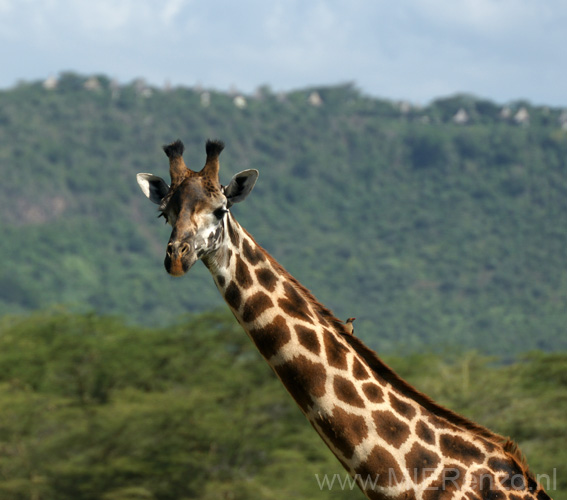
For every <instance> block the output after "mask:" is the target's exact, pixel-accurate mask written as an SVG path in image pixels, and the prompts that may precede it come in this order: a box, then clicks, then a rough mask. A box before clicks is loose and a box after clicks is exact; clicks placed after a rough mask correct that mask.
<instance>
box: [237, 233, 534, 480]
mask: <svg viewBox="0 0 567 500" xmlns="http://www.w3.org/2000/svg"><path fill="white" fill-rule="evenodd" d="M240 227H241V228H242V226H240ZM242 230H243V231H244V232H245V233H246V235H247V236H248V237H249V238H250V239H251V240H252V241H253V242H254V243H255V244H256V245H257V247H258V248H259V249H261V250H262V251H263V252H264V254H265V255H266V257H267V258H268V259H269V261H270V263H271V265H272V266H274V268H275V269H277V271H278V272H279V273H280V274H281V275H285V276H286V278H287V279H288V280H289V282H290V283H291V284H292V285H293V286H294V287H295V288H296V290H297V291H298V292H300V293H301V294H302V295H303V297H304V298H305V299H306V300H307V301H308V302H309V303H310V304H311V306H312V307H313V308H314V310H315V311H316V312H317V313H319V314H320V315H321V316H322V317H324V319H325V321H326V322H327V323H329V324H330V325H331V326H332V327H333V328H334V330H335V333H337V334H339V335H340V336H341V337H342V338H343V340H345V341H346V342H347V344H348V345H349V346H350V347H352V348H353V349H354V351H355V352H356V353H357V354H358V355H359V356H360V357H361V358H362V359H363V360H364V361H365V362H366V365H367V366H368V367H369V368H370V369H371V370H372V372H374V373H375V374H376V375H378V376H379V377H380V378H382V379H383V380H385V381H386V382H388V383H389V384H391V385H392V387H394V388H396V389H398V390H399V391H400V392H402V393H403V394H405V395H408V397H410V398H411V399H413V400H414V401H415V402H416V403H418V404H419V405H421V406H422V407H423V408H425V409H426V410H427V411H429V412H431V414H433V415H435V416H436V417H439V418H442V419H444V420H446V421H447V422H449V423H451V424H453V425H455V426H457V427H459V428H461V429H465V430H467V431H469V432H472V433H474V434H476V435H477V436H479V437H481V438H483V439H486V440H487V441H490V442H491V443H493V444H495V445H496V446H499V447H500V448H501V449H502V451H503V452H504V454H505V455H506V456H508V457H510V458H511V459H512V460H514V461H515V462H516V463H517V464H518V465H520V466H521V468H522V469H523V471H524V472H525V473H526V475H527V476H528V478H530V479H532V480H535V479H534V475H533V474H532V472H531V471H530V470H529V467H528V464H527V461H526V459H525V457H524V455H523V453H522V452H521V450H520V448H519V447H518V445H517V444H516V443H515V442H514V441H513V440H511V439H510V438H508V437H504V436H501V435H500V434H497V433H495V432H492V431H491V430H489V429H487V428H486V427H484V426H482V425H480V424H477V423H475V422H473V421H472V420H469V419H468V418H466V417H463V416H462V415H459V414H458V413H455V412H454V411H452V410H449V409H448V408H445V407H444V406H442V405H440V404H438V403H436V402H435V401H434V400H433V399H431V398H430V397H429V396H427V395H425V394H424V393H423V392H421V391H419V390H417V389H416V388H415V387H413V386H412V385H411V384H409V383H408V382H406V381H405V380H404V379H403V378H401V377H400V376H399V375H398V374H397V373H396V372H395V371H394V370H393V369H392V368H390V367H389V366H388V365H387V364H386V363H385V362H384V361H382V360H381V359H380V358H379V357H378V355H377V354H376V353H375V352H374V351H373V350H372V349H370V348H369V347H368V346H367V345H366V344H364V342H362V340H360V339H359V338H358V337H355V336H353V335H349V334H348V332H347V331H346V330H345V327H344V323H343V322H342V321H341V320H340V319H338V318H337V317H335V315H334V313H333V312H332V311H331V310H330V309H328V308H327V307H325V306H324V305H322V304H321V303H320V302H319V301H318V300H317V299H316V298H315V296H314V295H313V294H312V293H311V291H310V290H309V289H308V288H306V287H305V286H304V285H302V284H301V283H300V282H299V281H297V279H295V278H294V277H293V276H292V275H291V274H290V273H289V272H288V271H287V270H286V269H285V268H284V267H283V266H282V265H281V264H280V263H279V262H278V261H277V260H275V259H274V258H273V257H272V256H271V255H270V254H269V253H268V252H267V251H266V250H265V249H264V248H262V247H261V246H260V245H258V243H257V242H256V240H254V238H253V237H252V236H251V235H250V233H248V231H246V229H244V228H242Z"/></svg>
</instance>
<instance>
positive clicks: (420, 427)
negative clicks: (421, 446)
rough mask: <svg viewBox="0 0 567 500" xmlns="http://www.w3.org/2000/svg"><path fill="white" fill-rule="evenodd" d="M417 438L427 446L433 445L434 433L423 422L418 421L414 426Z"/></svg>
mask: <svg viewBox="0 0 567 500" xmlns="http://www.w3.org/2000/svg"><path fill="white" fill-rule="evenodd" d="M415 432H416V434H417V437H419V438H420V439H421V440H422V441H425V442H426V443H428V444H435V433H434V432H433V431H432V430H431V429H430V428H429V427H428V426H427V424H426V423H425V422H423V421H422V420H420V421H419V422H418V423H417V425H416V426H415Z"/></svg>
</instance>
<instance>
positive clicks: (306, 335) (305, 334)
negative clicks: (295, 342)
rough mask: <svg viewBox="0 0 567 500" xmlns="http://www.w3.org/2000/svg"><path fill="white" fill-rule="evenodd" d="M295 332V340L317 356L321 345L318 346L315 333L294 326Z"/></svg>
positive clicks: (303, 327) (301, 326) (305, 328)
mask: <svg viewBox="0 0 567 500" xmlns="http://www.w3.org/2000/svg"><path fill="white" fill-rule="evenodd" d="M295 331H296V332H297V338H298V339H299V343H300V344H301V345H302V346H303V347H305V348H306V349H308V350H309V351H311V352H312V353H314V354H319V353H320V352H321V344H319V339H318V338H317V333H316V332H315V330H312V329H311V328H307V327H306V326H303V325H296V326H295Z"/></svg>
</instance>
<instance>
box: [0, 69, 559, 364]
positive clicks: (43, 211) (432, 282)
mask: <svg viewBox="0 0 567 500" xmlns="http://www.w3.org/2000/svg"><path fill="white" fill-rule="evenodd" d="M90 81H91V83H92V81H93V80H92V79H91V80H90ZM86 82H87V78H86V77H82V76H79V75H75V74H65V75H62V76H61V78H60V79H59V82H58V85H57V87H56V88H55V89H52V90H48V89H45V88H44V87H43V86H42V85H41V83H39V82H38V83H29V84H21V85H19V86H18V87H16V88H14V89H11V90H6V91H2V92H0V171H1V174H2V183H1V184H0V211H1V213H2V218H1V221H0V225H1V227H0V230H1V231H2V235H3V236H2V238H1V239H0V258H1V260H2V267H1V268H0V314H5V313H24V312H29V311H34V310H38V309H45V308H49V307H52V306H54V305H56V304H65V305H66V306H67V307H69V308H71V309H73V310H77V311H95V312H97V313H105V314H117V315H124V316H126V317H127V318H128V320H129V321H131V322H135V323H137V324H142V325H165V324H172V323H174V322H175V321H176V320H177V319H178V318H179V316H180V315H181V314H183V313H186V312H197V311H203V310H209V309H211V308H214V307H218V306H222V302H221V299H220V297H219V296H218V293H217V291H216V290H215V288H214V286H213V284H212V281H211V279H210V277H209V276H208V274H207V272H206V270H205V269H204V266H196V267H195V269H194V270H192V271H191V273H190V275H189V276H188V277H185V278H184V279H181V280H175V279H172V278H170V277H169V276H167V275H166V273H165V271H164V269H163V265H162V261H163V257H164V252H165V245H166V242H167V239H168V237H169V231H168V227H166V226H164V225H163V222H162V220H161V219H160V220H159V221H158V220H156V212H155V208H154V207H153V206H151V204H150V203H148V202H147V200H146V199H145V198H144V197H143V195H142V194H141V192H140V191H139V189H138V186H137V185H136V182H135V174H136V173H137V172H153V173H156V174H158V175H163V176H166V175H167V161H166V160H167V159H166V158H165V156H164V155H163V152H162V151H161V149H160V146H161V145H162V144H164V143H166V142H170V141H172V140H174V139H176V138H181V139H182V140H183V141H184V142H185V144H186V146H187V151H186V154H185V157H186V161H187V162H188V163H189V164H190V165H192V166H193V167H194V168H200V167H201V166H202V164H203V162H204V141H205V140H206V138H208V137H217V138H221V139H223V140H224V141H225V143H226V149H225V152H223V155H222V158H221V179H222V180H224V181H225V182H226V181H228V179H229V178H230V177H231V176H232V175H233V174H234V173H235V172H237V171H239V170H242V169H245V168H257V169H258V170H260V179H259V182H258V184H257V187H256V188H255V190H254V192H253V193H252V196H250V198H249V199H248V200H247V201H246V203H244V204H242V206H238V207H235V210H234V212H235V215H236V217H237V218H238V220H239V222H240V223H241V224H242V225H243V226H244V227H246V228H247V229H248V231H250V232H251V233H252V234H253V235H254V237H255V238H256V239H257V241H258V242H259V243H260V244H261V245H263V246H264V247H265V248H267V249H268V251H270V252H271V253H272V254H273V255H274V256H275V257H276V259H278V260H279V261H280V262H281V263H282V264H283V265H284V266H285V267H286V268H287V269H288V270H289V271H290V272H291V273H292V274H293V275H295V276H296V277H297V278H298V279H299V280H300V281H301V282H302V283H304V284H305V285H306V286H308V287H309V288H310V289H311V290H312V291H313V292H314V294H315V295H316V296H317V297H318V298H319V299H320V300H321V301H322V302H323V303H325V304H326V305H327V306H329V307H331V308H332V309H333V310H334V311H335V313H336V314H337V315H338V316H339V317H342V318H346V317H348V316H356V317H357V318H358V319H357V324H356V326H357V334H358V335H360V336H361V337H362V338H364V339H365V340H366V341H367V342H368V343H369V344H370V345H371V346H372V347H374V348H377V349H379V350H380V351H381V352H402V351H403V352H415V351H417V350H423V349H433V350H436V351H447V350H449V351H451V350H452V349H454V348H455V347H456V346H457V347H459V348H461V347H464V348H466V349H471V348H473V349H477V350H479V351H481V352H487V353H492V354H497V355H499V356H504V357H507V358H509V357H512V356H514V355H515V354H516V353H518V352H524V351H526V350H530V349H534V348H538V349H543V350H547V351H553V350H565V349H567V335H565V325H566V324H567V308H566V307H565V304H566V300H567V272H566V271H565V263H566V258H565V257H566V255H567V253H566V250H565V249H566V248H567V224H566V222H567V165H566V162H567V132H566V130H565V127H564V126H563V128H562V123H564V121H567V118H565V116H564V114H563V115H562V111H561V110H559V109H548V108H544V107H535V106H531V105H530V104H529V103H522V102H518V103H512V104H509V107H508V108H506V109H504V110H503V106H501V105H497V104H495V103H492V102H487V101H484V100H480V99H475V98H473V97H470V96H456V97H452V98H447V99H440V100H437V101H435V102H433V103H431V104H430V105H429V106H427V107H424V108H416V107H411V106H407V105H400V104H398V103H394V102H390V101H385V100H380V99H375V98H370V97H368V96H365V95H362V94H361V93H359V92H358V91H357V90H356V89H355V88H354V87H353V86H351V85H343V86H335V87H328V88H318V89H305V90H298V91H295V92H290V93H287V94H285V95H279V94H275V93H273V92H271V91H270V89H268V88H263V89H260V90H259V92H258V94H257V95H255V96H245V98H246V101H245V105H244V107H242V101H241V102H238V103H237V104H239V105H240V106H236V105H235V103H234V101H233V97H234V96H231V95H228V94H226V93H220V92H213V91H208V92H206V93H205V92H204V91H202V90H199V89H188V88H173V89H168V90H164V89H154V88H148V87H145V86H144V85H143V84H142V83H141V82H133V83H132V84H129V85H122V86H119V85H116V84H114V83H113V82H111V81H110V80H109V79H108V78H106V77H104V76H99V77H98V78H97V79H96V82H98V85H92V84H91V85H90V86H88V87H89V89H90V90H89V89H88V88H85V83H86ZM315 91H316V92H317V93H318V94H317V95H318V96H319V97H320V99H321V101H322V104H321V105H318V106H316V105H313V103H310V101H309V97H310V96H311V95H312V92H315ZM204 94H208V97H209V99H210V102H208V101H207V98H206V96H204ZM312 102H315V101H313V100H312ZM207 103H208V105H207ZM456 116H457V118H455V117H456ZM526 116H527V117H528V118H526ZM459 117H460V118H459ZM463 117H465V119H462V118H463ZM458 121H461V122H463V123H457V122H458Z"/></svg>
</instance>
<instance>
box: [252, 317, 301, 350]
mask: <svg viewBox="0 0 567 500" xmlns="http://www.w3.org/2000/svg"><path fill="white" fill-rule="evenodd" d="M250 336H251V337H252V340H253V341H254V343H255V344H256V347H257V348H258V350H259V351H260V353H261V354H262V355H263V356H264V357H265V358H266V359H270V358H271V357H272V356H273V355H274V354H277V352H278V351H279V350H280V349H281V348H282V347H283V346H284V345H285V344H287V343H288V342H289V341H290V340H291V333H290V331H289V327H288V326H287V323H286V320H285V319H284V318H283V316H276V317H275V318H274V320H273V321H272V322H271V323H269V324H267V325H265V326H264V327H262V328H256V329H253V330H250Z"/></svg>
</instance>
